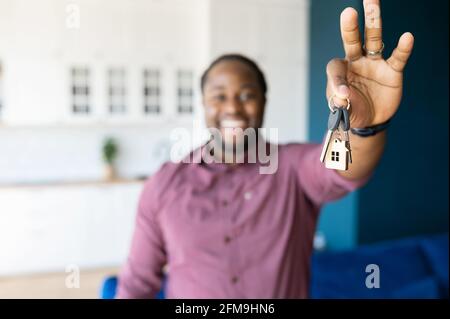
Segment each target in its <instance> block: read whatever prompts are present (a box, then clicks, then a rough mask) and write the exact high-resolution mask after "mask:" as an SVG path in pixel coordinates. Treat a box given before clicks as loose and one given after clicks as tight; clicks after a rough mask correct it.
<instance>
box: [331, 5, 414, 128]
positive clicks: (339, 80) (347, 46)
mask: <svg viewBox="0 0 450 319" xmlns="http://www.w3.org/2000/svg"><path fill="white" fill-rule="evenodd" d="M364 12H365V48H366V50H367V52H370V51H372V52H374V51H375V52H379V51H380V50H381V49H382V47H383V45H384V44H383V42H382V28H381V15H380V3H379V0H365V1H364ZM341 34H342V39H343V44H344V50H345V55H346V56H345V59H333V60H331V61H330V62H329V63H328V66H327V75H328V85H327V96H328V97H330V96H333V95H334V96H335V97H334V98H333V99H334V103H335V104H337V105H345V103H346V100H345V99H346V98H349V99H350V101H351V109H350V114H351V115H350V120H351V126H352V127H365V126H369V125H374V124H379V123H382V122H385V121H387V120H388V119H390V118H391V117H392V116H393V115H394V114H395V112H396V111H397V109H398V107H399V105H400V100H401V96H402V89H403V69H404V67H405V65H406V62H407V60H408V58H409V56H410V54H411V51H412V48H413V44H414V38H413V36H412V34H411V33H405V34H403V35H402V36H401V37H400V40H399V42H398V46H397V48H395V50H394V51H393V53H392V55H391V57H390V58H389V59H387V60H384V59H383V57H382V55H381V54H373V55H370V54H365V50H364V48H363V45H362V43H361V37H360V34H359V28H358V15H357V12H356V10H354V9H353V8H347V9H345V10H344V11H343V12H342V14H341Z"/></svg>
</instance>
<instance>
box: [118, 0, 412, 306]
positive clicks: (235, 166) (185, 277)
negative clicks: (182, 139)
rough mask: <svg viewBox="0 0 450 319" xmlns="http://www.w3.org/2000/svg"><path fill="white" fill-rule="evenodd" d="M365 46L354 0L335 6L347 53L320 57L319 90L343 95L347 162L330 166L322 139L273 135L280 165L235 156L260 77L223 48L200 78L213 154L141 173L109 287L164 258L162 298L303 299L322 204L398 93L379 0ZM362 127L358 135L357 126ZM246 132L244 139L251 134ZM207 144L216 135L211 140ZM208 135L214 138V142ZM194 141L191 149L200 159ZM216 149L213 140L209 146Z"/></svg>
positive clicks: (127, 282) (252, 123) (137, 293)
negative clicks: (126, 240)
mask: <svg viewBox="0 0 450 319" xmlns="http://www.w3.org/2000/svg"><path fill="white" fill-rule="evenodd" d="M364 8H365V12H366V15H365V16H366V28H365V43H364V44H365V46H363V44H362V43H361V40H360V34H359V31H358V18H357V13H356V11H355V10H354V9H352V8H347V9H345V10H344V11H343V12H342V14H341V34H342V39H343V44H344V50H345V53H346V56H345V59H333V60H332V61H330V63H329V64H328V66H327V75H328V85H327V92H326V96H327V97H328V98H329V97H331V96H334V97H335V98H334V103H335V104H337V105H344V103H346V99H347V98H349V99H350V100H351V109H350V122H351V127H353V128H360V130H358V131H354V133H351V134H350V139H351V145H352V155H353V156H352V157H353V163H352V164H350V166H349V169H348V170H347V171H334V170H329V169H326V168H325V167H324V165H323V164H322V163H321V162H320V161H319V157H320V153H321V149H322V146H321V145H315V144H289V145H279V146H278V152H277V157H278V169H277V170H276V172H274V173H273V174H260V172H259V169H258V168H259V167H260V165H261V163H260V162H259V161H257V162H256V163H251V162H249V161H245V162H244V163H237V162H235V161H233V160H229V161H227V160H225V159H227V158H229V157H231V158H233V156H234V155H236V154H235V153H237V152H238V151H237V149H239V146H240V148H241V149H242V150H243V152H244V153H245V154H247V153H248V152H250V151H251V150H254V149H255V148H258V147H259V146H260V145H269V143H266V144H261V143H259V142H261V139H262V138H261V137H260V136H259V135H256V140H257V141H258V142H257V143H252V142H246V141H247V139H246V138H245V137H244V134H243V133H242V132H243V131H244V130H246V129H254V130H257V129H258V128H260V127H261V125H262V122H263V114H264V107H265V103H266V97H265V95H266V90H267V85H266V82H265V79H264V75H263V73H262V72H261V70H260V69H259V68H258V66H257V65H256V64H255V63H254V62H253V61H251V60H249V59H248V58H246V57H243V56H240V55H225V56H222V57H220V58H218V59H217V60H215V61H214V62H213V63H212V64H211V66H210V67H209V68H208V69H207V70H206V71H205V74H204V75H203V77H202V83H201V86H202V92H203V104H204V107H205V114H206V123H207V125H208V127H210V128H212V129H215V130H216V131H219V132H220V135H221V137H222V138H221V139H220V141H221V142H220V143H221V145H220V147H219V149H222V147H223V152H216V151H215V152H214V153H213V154H211V153H209V155H211V156H213V157H214V158H216V159H218V161H216V162H212V163H211V162H206V161H204V160H199V161H192V162H191V163H166V164H165V165H163V167H162V168H161V169H160V170H159V171H158V172H157V173H156V174H155V175H154V176H152V177H151V178H150V179H149V181H148V182H147V183H146V184H145V187H144V190H143V193H142V195H141V199H140V203H139V208H138V214H137V219H136V228H135V233H134V237H133V241H132V245H131V251H130V254H129V258H128V260H127V262H126V264H125V265H124V267H123V269H122V271H121V274H120V276H119V286H118V295H117V296H118V297H119V298H151V297H154V296H155V295H156V294H157V293H158V291H159V289H160V288H161V282H162V279H163V276H164V274H163V271H162V269H163V267H164V265H167V266H168V268H167V270H168V273H167V286H166V296H167V297H168V298H306V297H308V284H309V267H310V257H311V253H312V243H313V237H314V232H315V227H316V222H317V219H318V214H319V211H320V208H321V206H322V205H323V204H324V203H326V202H328V201H331V200H335V199H337V198H339V197H342V196H343V195H345V194H347V193H348V192H350V191H352V190H354V189H356V188H358V187H360V186H361V185H363V184H364V183H365V182H366V181H367V180H368V177H369V176H370V174H371V173H372V171H373V170H374V168H375V166H376V165H377V163H378V161H379V159H380V157H381V155H382V153H383V149H384V144H385V140H386V135H385V128H386V125H385V123H387V122H388V120H389V119H390V118H391V117H392V116H393V115H394V114H395V112H396V110H397V108H398V106H399V104H400V100H401V95H402V82H403V77H402V71H403V68H404V67H405V64H406V62H407V59H408V57H409V56H410V54H411V51H412V47H413V37H412V35H411V34H410V33H405V34H404V35H402V36H401V38H400V40H399V43H398V46H397V48H396V49H395V50H394V52H393V53H392V55H391V57H390V58H389V59H387V60H384V59H383V57H382V51H383V48H384V45H383V42H382V37H381V35H382V30H381V17H380V15H379V14H380V10H379V2H378V1H376V0H372V1H369V0H367V1H364ZM367 131H371V132H372V134H371V135H369V136H366V134H364V132H367ZM249 141H250V139H249ZM213 143H217V141H216V140H213ZM215 146H217V145H215ZM204 149H205V148H204V147H201V148H199V149H197V150H194V151H193V153H192V154H191V155H192V156H193V158H196V157H197V158H198V157H200V158H203V156H202V155H203V154H204ZM215 149H216V148H215Z"/></svg>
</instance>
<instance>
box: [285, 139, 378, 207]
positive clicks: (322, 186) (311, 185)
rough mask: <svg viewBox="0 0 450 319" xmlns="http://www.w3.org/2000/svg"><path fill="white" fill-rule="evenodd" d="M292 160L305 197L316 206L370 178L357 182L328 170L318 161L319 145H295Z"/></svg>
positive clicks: (343, 193)
mask: <svg viewBox="0 0 450 319" xmlns="http://www.w3.org/2000/svg"><path fill="white" fill-rule="evenodd" d="M293 147H294V150H293V153H295V156H293V157H294V160H295V162H296V163H293V165H294V166H295V167H296V170H297V174H298V178H299V183H300V185H301V187H302V189H303V191H304V192H305V194H306V195H307V197H308V198H309V199H310V200H311V201H312V202H313V203H314V204H316V205H318V206H321V205H322V204H324V203H326V202H330V201H333V200H337V199H339V198H341V197H343V196H344V195H346V194H348V193H350V192H352V191H354V190H356V189H357V188H359V187H361V186H363V185H364V184H365V183H366V182H367V181H368V180H369V177H370V176H367V177H366V178H363V179H359V180H349V179H347V178H345V177H343V176H341V175H340V174H339V173H338V172H337V171H336V170H333V169H328V168H326V167H325V165H324V163H322V162H321V161H320V154H321V152H322V145H321V144H297V145H295V146H293Z"/></svg>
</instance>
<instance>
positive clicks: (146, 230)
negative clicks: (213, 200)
mask: <svg viewBox="0 0 450 319" xmlns="http://www.w3.org/2000/svg"><path fill="white" fill-rule="evenodd" d="M156 184H157V181H156V178H151V179H150V180H149V181H148V182H146V184H145V186H144V189H143V191H142V193H141V197H140V199H139V205H138V212H137V216H136V223H135V230H134V234H133V239H132V243H131V248H130V251H129V255H128V259H127V261H126V263H125V265H124V266H123V267H122V270H121V272H120V274H119V279H118V288H117V295H116V298H118V299H125V298H140V299H146V298H154V297H155V296H156V294H157V293H158V292H159V290H160V288H161V282H162V278H163V271H162V268H163V266H164V264H165V263H166V253H165V250H164V242H163V236H162V232H161V228H160V225H159V221H158V215H157V201H156V198H155V197H156V196H155V195H154V194H155V193H156Z"/></svg>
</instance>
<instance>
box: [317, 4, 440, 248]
mask: <svg viewBox="0 0 450 319" xmlns="http://www.w3.org/2000/svg"><path fill="white" fill-rule="evenodd" d="M347 6H352V7H354V8H355V9H357V10H358V12H359V13H360V20H361V18H362V16H363V10H362V0H361V1H353V0H352V1H342V2H336V1H333V2H331V1H329V0H312V1H311V36H310V39H311V46H310V50H311V51H310V96H309V100H310V117H309V123H310V129H309V133H310V140H311V141H314V142H321V140H322V138H323V135H324V133H325V126H326V119H327V116H328V111H327V110H328V109H327V106H326V103H327V102H326V99H325V87H326V73H325V67H326V64H327V63H328V61H329V60H330V59H332V58H333V57H342V56H343V55H344V53H343V49H342V43H341V37H340V30H339V16H340V12H341V11H342V10H343V9H344V8H345V7H347ZM405 8H408V10H405ZM381 9H382V17H383V28H384V32H383V35H384V42H385V44H386V55H387V56H388V55H389V54H390V53H391V50H392V49H393V48H394V47H395V45H396V43H397V40H398V38H399V37H400V35H401V34H402V33H403V32H405V31H411V32H413V34H414V35H415V37H416V44H415V48H414V52H413V55H412V57H411V59H410V62H409V64H408V66H407V70H406V73H405V90H404V97H403V100H402V105H401V107H400V110H399V112H398V113H397V115H396V116H395V118H394V120H393V123H392V126H391V128H390V129H389V134H388V136H389V138H388V145H387V148H386V152H385V155H384V156H383V160H382V161H381V163H380V165H379V167H378V168H377V171H376V172H375V174H374V177H373V178H372V180H371V181H370V182H369V184H368V185H367V186H366V187H364V188H362V189H361V190H359V191H357V192H354V193H352V194H350V195H348V196H347V197H345V198H344V199H342V200H339V201H337V202H334V203H330V204H329V205H327V206H325V207H324V209H323V210H322V216H321V218H320V221H319V226H318V227H319V230H321V231H322V232H323V233H325V236H326V238H327V240H328V244H329V248H330V249H343V248H351V247H353V246H355V245H357V244H360V243H368V242H374V241H379V240H385V239H392V238H399V237H404V236H413V235H416V234H427V233H438V232H443V231H448V211H449V210H448V176H449V175H448V173H449V172H448V108H449V100H448V23H449V22H448V1H447V0H436V1H433V5H430V2H427V1H424V0H420V1H413V2H412V1H407V0H396V1H383V2H382V8H381ZM360 24H361V22H360ZM419 121H421V122H419ZM410 123H421V127H422V129H420V130H419V129H416V130H409V129H408V128H409V127H410Z"/></svg>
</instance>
